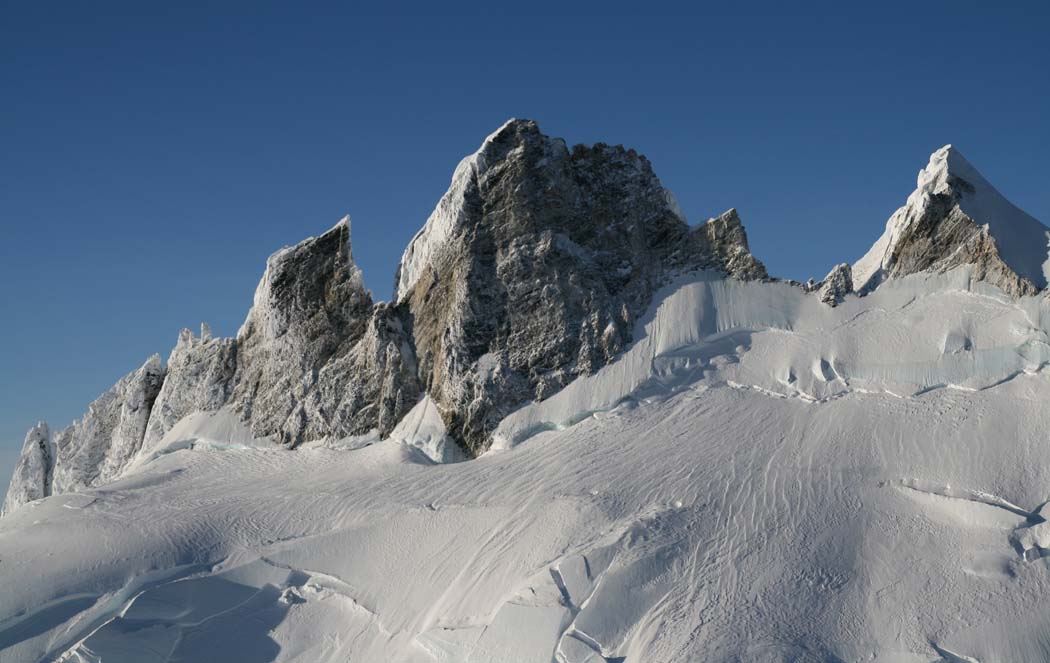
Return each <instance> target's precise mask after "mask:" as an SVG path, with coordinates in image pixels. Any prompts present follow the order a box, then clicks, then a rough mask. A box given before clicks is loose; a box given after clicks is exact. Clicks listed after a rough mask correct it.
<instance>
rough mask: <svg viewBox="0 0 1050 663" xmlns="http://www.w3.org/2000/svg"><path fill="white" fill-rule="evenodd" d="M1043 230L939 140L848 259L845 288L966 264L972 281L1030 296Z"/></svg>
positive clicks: (1048, 265) (1039, 267)
mask: <svg viewBox="0 0 1050 663" xmlns="http://www.w3.org/2000/svg"><path fill="white" fill-rule="evenodd" d="M1048 232H1050V229H1048V228H1047V227H1046V226H1044V225H1043V224H1041V223H1039V222H1038V221H1036V220H1035V219H1034V218H1032V217H1031V216H1029V215H1028V214H1026V213H1025V212H1023V211H1022V210H1020V209H1018V208H1017V207H1015V206H1014V205H1013V204H1011V203H1010V202H1009V201H1008V200H1006V199H1005V198H1004V197H1003V196H1002V195H1001V194H1000V193H999V192H998V191H996V190H995V188H994V187H993V186H992V185H991V184H989V183H988V182H987V180H985V179H984V178H983V177H982V176H981V174H980V173H978V172H977V170H976V169H974V167H973V166H971V165H970V164H969V163H968V162H967V161H966V159H964V158H963V156H962V155H961V154H960V153H959V151H958V150H956V149H955V148H953V147H952V146H951V145H947V146H945V147H943V148H941V149H939V150H937V151H936V152H934V153H933V155H932V156H931V157H930V163H929V165H927V166H926V168H925V169H924V170H922V171H921V172H920V173H919V179H918V186H917V188H916V190H915V191H914V192H913V193H912V194H911V196H909V197H908V202H907V203H906V204H905V205H904V207H901V208H900V209H899V210H897V211H896V212H895V213H894V214H893V216H892V217H890V219H889V221H888V222H887V223H886V231H885V232H884V233H883V235H882V237H880V238H879V240H878V241H877V242H876V243H875V245H874V246H872V248H871V250H869V251H868V253H867V254H865V255H864V257H863V258H861V259H860V260H858V261H857V262H856V263H855V264H854V265H853V287H854V289H855V290H857V291H858V292H864V291H867V290H871V289H872V288H875V287H877V286H878V284H879V283H881V282H882V281H884V280H885V279H887V278H892V277H896V276H905V275H907V274H914V273H917V272H925V271H945V270H948V269H952V268H954V267H959V266H962V265H972V266H973V272H972V279H973V280H974V281H988V282H989V283H992V284H993V285H995V286H997V287H999V289H1001V290H1002V291H1003V292H1005V293H1007V294H1009V295H1012V296H1020V295H1032V294H1035V293H1037V292H1039V291H1040V290H1041V289H1043V288H1045V287H1046V285H1047V274H1048V273H1050V262H1048V256H1047V242H1048Z"/></svg>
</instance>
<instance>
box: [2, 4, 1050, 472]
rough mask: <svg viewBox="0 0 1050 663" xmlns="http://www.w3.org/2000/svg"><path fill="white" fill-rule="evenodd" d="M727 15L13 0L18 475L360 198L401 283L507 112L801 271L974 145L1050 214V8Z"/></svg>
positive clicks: (8, 407) (777, 270)
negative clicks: (738, 230) (95, 406)
mask: <svg viewBox="0 0 1050 663" xmlns="http://www.w3.org/2000/svg"><path fill="white" fill-rule="evenodd" d="M345 4H346V7H348V6H350V5H351V4H353V3H345ZM488 4H489V5H497V4H500V5H503V4H505V3H488ZM718 4H719V6H720V8H719V9H718V10H717V11H716V10H710V11H703V10H697V11H695V12H694V13H691V14H687V13H674V12H673V11H672V10H671V8H670V7H669V6H668V5H661V4H659V3H639V4H638V5H636V7H640V8H641V9H643V10H644V13H633V14H632V13H629V12H619V11H617V10H615V9H614V8H612V6H611V5H609V4H602V5H594V6H593V9H592V10H591V11H584V7H583V6H582V5H580V4H577V3H561V4H560V5H556V4H550V5H543V4H537V3H519V4H518V5H516V9H515V10H513V11H510V10H506V11H497V10H494V9H492V8H491V7H490V8H488V9H484V10H482V9H479V8H478V7H473V8H469V7H463V8H462V9H457V8H456V7H455V6H451V5H448V4H446V3H443V4H442V5H441V11H440V12H433V11H432V13H431V14H430V15H420V14H416V13H413V12H412V11H411V10H410V9H409V8H408V7H407V6H406V5H400V6H399V9H400V11H401V14H400V15H385V16H379V15H371V16H362V15H355V14H353V13H351V11H350V10H348V9H347V8H346V7H343V8H335V6H334V5H333V6H331V7H328V8H324V7H322V6H321V5H319V4H311V9H310V10H304V9H302V8H301V7H304V6H305V5H303V4H300V3H283V6H279V5H277V4H266V3H254V2H253V3H245V4H243V5H241V6H240V7H237V6H236V5H235V4H234V3H214V5H216V6H215V7H211V8H205V7H204V5H200V6H195V5H194V4H192V3H167V4H164V5H161V4H160V3H129V4H127V5H123V6H122V5H120V4H117V3H109V2H102V3H73V2H69V3H39V2H38V3H30V2H17V3H16V2H0V90H2V101H0V311H2V324H0V483H2V484H3V486H6V482H7V476H8V475H9V473H10V471H11V469H12V467H13V463H14V459H15V456H16V454H17V451H18V448H19V447H20V446H21V441H22V437H23V435H24V433H25V430H26V429H27V428H29V426H30V425H32V423H33V422H35V421H36V420H37V419H46V420H48V421H49V422H50V423H51V424H52V425H53V426H55V427H59V426H65V425H67V424H68V423H70V421H71V420H72V419H74V418H75V417H77V416H79V414H80V413H81V412H83V410H84V409H85V407H86V406H87V404H88V403H89V402H90V401H91V400H92V399H94V398H95V397H96V396H97V395H99V394H100V393H101V392H102V391H103V390H105V389H106V388H108V387H109V386H110V385H112V384H113V382H114V381H116V380H117V379H118V378H119V377H120V376H121V375H123V374H125V373H127V372H128V371H130V370H132V369H134V368H136V367H138V366H139V365H141V364H142V362H143V361H144V360H145V359H146V358H147V357H148V356H149V355H150V354H152V353H155V352H159V353H161V354H162V355H163V356H165V357H166V356H167V353H168V352H169V350H170V348H171V346H172V345H173V344H174V342H175V339H176V335H177V333H178V330H179V329H180V328H181V327H184V326H196V325H198V324H199V323H200V321H202V320H204V321H207V322H208V323H210V324H211V325H212V327H213V329H214V330H215V332H216V333H217V334H222V335H232V334H234V333H236V330H237V327H238V326H239V325H240V323H241V321H242V320H243V318H244V315H245V313H246V312H247V310H248V307H249V305H250V303H251V298H252V293H253V291H254V288H255V285H256V282H257V280H258V278H259V276H260V274H261V273H262V269H263V265H264V263H265V259H266V256H267V255H269V254H270V253H272V252H273V251H275V250H276V249H278V248H280V247H281V246H283V245H286V244H292V243H295V242H297V241H298V240H300V239H302V238H304V237H307V236H309V235H313V234H317V233H319V232H321V231H323V230H325V229H327V228H328V227H329V226H331V225H333V224H334V223H335V222H336V221H337V220H338V219H339V218H340V217H341V216H342V215H344V214H350V215H351V217H352V218H353V245H354V253H355V255H356V257H357V260H358V263H359V264H360V266H361V268H362V269H363V270H364V275H365V280H366V282H367V284H368V285H369V287H371V288H372V289H373V290H374V292H375V294H376V296H377V297H378V298H381V299H382V298H387V297H389V293H390V290H391V287H392V282H393V274H394V270H395V268H396V265H397V261H398V259H399V258H400V255H401V251H402V250H403V248H404V246H405V244H406V243H407V242H408V240H409V239H410V238H411V237H412V235H413V234H414V233H415V231H416V230H417V229H418V228H419V227H420V225H421V224H422V223H423V222H424V220H425V219H426V217H427V215H428V214H429V212H430V210H431V208H432V207H433V205H434V203H435V202H436V201H437V200H438V198H439V197H440V196H441V194H442V193H443V192H444V190H445V188H446V187H447V185H448V182H449V179H450V177H451V175H452V170H453V168H454V167H455V165H456V163H457V162H458V160H459V159H460V158H461V157H462V156H463V155H465V154H467V153H469V152H472V151H474V149H476V147H477V146H478V145H479V143H480V142H481V140H482V139H483V138H484V137H485V136H486V135H487V134H488V133H489V132H491V131H492V130H493V129H495V128H496V127H497V126H499V125H500V124H501V123H502V122H503V121H504V120H506V119H507V118H509V117H529V118H533V119H535V120H537V121H538V122H539V123H540V126H541V128H542V129H543V130H544V131H545V132H546V133H548V134H550V135H554V136H561V137H564V138H565V139H566V140H567V141H568V142H569V143H570V144H572V143H578V142H580V143H592V142H596V141H604V142H608V143H623V144H625V145H629V146H632V147H634V148H636V149H638V150H639V151H640V152H642V153H644V154H646V155H647V156H648V157H649V158H650V160H651V161H652V162H653V164H654V167H655V169H656V172H657V174H658V175H659V176H660V178H661V179H662V181H663V182H664V183H665V185H667V186H669V187H670V188H671V189H673V190H674V191H675V193H676V194H677V196H678V198H679V200H680V202H681V205H682V208H683V210H684V211H685V213H686V215H687V216H688V217H689V218H690V219H691V220H702V219H705V218H707V217H709V216H712V215H715V214H718V213H720V212H722V211H724V210H725V209H727V208H729V207H736V208H738V209H739V210H740V213H741V216H742V218H743V220H744V223H745V225H746V227H747V229H748V232H749V236H750V238H751V247H752V250H753V251H754V252H755V253H756V254H757V255H758V257H759V258H761V259H762V260H763V261H765V262H766V264H767V265H768V266H769V268H770V271H771V272H772V273H773V274H775V275H777V276H784V277H791V278H796V279H805V278H807V277H810V276H813V277H817V278H819V277H821V276H823V274H824V273H825V272H827V270H828V269H829V268H830V267H831V266H833V265H834V264H835V263H837V262H841V261H853V260H855V259H856V258H858V257H860V256H861V255H862V254H863V253H864V251H865V250H866V249H867V248H868V246H869V245H870V244H871V243H872V242H873V241H874V240H875V238H876V237H877V236H878V235H879V234H880V233H881V231H882V228H883V225H884V223H885V221H886V219H887V217H888V216H889V215H890V214H891V213H892V212H893V210H894V209H895V208H896V207H898V206H899V205H900V204H902V203H903V201H904V199H905V198H906V197H907V195H908V193H909V192H910V191H911V190H912V188H914V184H915V175H916V172H917V171H918V170H919V169H920V168H921V167H922V166H924V165H925V163H926V159H927V158H928V156H929V153H930V152H932V151H933V150H935V149H936V148H938V147H940V146H941V145H943V144H945V143H949V142H950V143H954V144H955V145H956V146H957V147H959V148H960V149H961V151H962V152H963V153H964V154H965V155H966V156H967V158H968V159H969V160H970V161H971V162H972V163H973V164H974V165H975V166H977V168H979V169H980V170H981V171H982V172H983V173H984V175H985V176H986V177H987V178H988V179H989V180H990V181H991V182H992V183H993V184H995V185H996V186H997V187H998V188H999V189H1000V191H1002V192H1003V193H1004V194H1005V195H1006V196H1007V197H1008V198H1010V199H1011V200H1013V201H1014V202H1015V203H1016V204H1018V205H1019V206H1021V207H1022V208H1024V209H1026V210H1027V211H1028V212H1029V213H1031V214H1033V215H1034V216H1036V217H1037V218H1040V219H1042V220H1043V221H1044V222H1050V186H1047V182H1048V181H1050V160H1048V158H1047V153H1048V151H1050V38H1048V37H1047V35H1048V34H1050V9H1048V7H1050V3H1046V2H1045V0H1043V1H1040V2H1027V3H1026V2H1016V3H1011V4H1012V8H1010V9H1001V10H1000V9H995V10H990V9H984V10H979V9H978V3H968V2H960V1H956V2H933V1H930V2H922V3H917V2H909V3H900V4H894V3H865V4H864V5H863V6H862V7H861V8H858V9H845V8H843V7H844V6H846V5H853V4H856V3H833V4H832V3H827V4H824V5H821V6H817V5H812V4H809V5H808V6H809V7H811V8H812V9H809V10H804V9H799V8H798V7H797V6H796V5H805V4H807V3H778V5H779V8H775V7H777V5H770V6H769V7H764V6H761V5H759V4H755V3H750V4H748V5H746V7H745V8H743V9H741V10H740V11H739V13H731V12H730V11H729V10H728V9H727V8H728V6H729V5H730V4H731V3H718ZM737 4H740V3H737ZM789 4H790V5H791V10H790V11H789V10H788V9H787V7H788V5H789ZM984 4H985V5H986V7H990V6H991V3H984ZM217 7H218V8H217ZM568 7H575V8H578V12H577V13H576V14H575V15H566V14H563V13H557V9H559V8H568ZM638 11H639V10H637V9H636V12H638ZM2 490H3V488H2V487H0V491H2Z"/></svg>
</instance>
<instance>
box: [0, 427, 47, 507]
mask: <svg viewBox="0 0 1050 663" xmlns="http://www.w3.org/2000/svg"><path fill="white" fill-rule="evenodd" d="M54 457H55V449H54V446H53V445H52V444H51V431H50V430H48V427H47V424H46V423H44V422H43V421H41V422H39V423H38V424H37V425H36V426H33V428H31V429H30V430H29V432H28V433H27V434H26V439H25V443H23V444H22V455H21V456H19V458H18V464H17V465H16V466H15V473H14V475H13V476H12V477H11V485H10V486H9V487H8V489H7V497H6V498H4V503H3V507H2V508H0V516H3V515H4V514H7V513H10V512H11V511H14V510H15V509H17V508H18V507H20V506H22V505H23V504H25V503H26V502H32V501H33V500H39V499H42V498H44V497H47V496H48V495H50V494H51V471H52V469H53V468H54Z"/></svg>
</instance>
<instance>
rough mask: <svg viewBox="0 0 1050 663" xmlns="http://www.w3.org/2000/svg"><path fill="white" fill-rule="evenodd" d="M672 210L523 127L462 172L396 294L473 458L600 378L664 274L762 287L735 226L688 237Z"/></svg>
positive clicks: (487, 145) (644, 180)
mask: <svg viewBox="0 0 1050 663" xmlns="http://www.w3.org/2000/svg"><path fill="white" fill-rule="evenodd" d="M673 200H674V199H673V196H670V195H669V194H668V192H667V191H666V190H665V189H664V188H663V187H662V186H661V185H660V182H659V180H658V179H657V178H656V176H655V175H654V173H653V171H652V167H651V166H650V164H649V162H648V161H647V160H646V159H645V158H644V157H642V156H640V155H638V154H637V153H636V152H634V150H627V149H624V148H623V147H619V146H617V147H610V146H607V145H603V144H598V145H594V146H592V147H585V146H582V145H580V146H576V147H574V148H573V149H572V150H571V151H570V150H569V149H567V148H566V146H565V144H564V142H563V141H560V140H557V139H551V138H549V137H547V136H545V135H543V134H542V133H541V132H540V130H539V127H538V126H537V125H536V123H535V122H531V121H526V120H512V121H510V122H508V123H507V124H505V125H504V126H503V127H501V128H500V129H499V130H498V131H496V132H495V133H494V134H492V135H491V136H489V137H488V138H487V139H486V140H485V142H484V144H483V145H482V146H481V149H480V150H478V152H477V153H475V154H474V155H472V156H470V157H468V158H467V159H465V160H464V161H463V162H462V163H461V164H460V166H459V168H457V170H456V175H455V177H454V178H453V182H452V186H451V187H450V189H449V191H448V193H447V194H446V195H445V196H444V197H443V198H442V199H441V202H440V203H439V204H438V206H437V209H436V210H435V211H434V213H433V215H431V217H430V219H429V220H428V221H427V224H426V226H425V227H424V228H423V230H421V231H420V233H419V234H418V235H417V236H416V237H415V238H414V239H413V240H412V243H411V244H410V245H409V247H408V249H407V250H406V251H405V255H404V258H403V262H402V264H401V268H400V273H399V276H398V279H397V289H396V294H397V301H398V305H399V306H400V307H402V308H403V309H404V310H406V311H407V312H408V317H409V318H410V319H411V320H412V334H413V341H414V346H415V352H416V357H417V358H418V360H419V375H420V379H421V382H422V386H423V387H424V389H425V391H427V392H428V393H429V394H430V395H431V397H432V398H433V399H434V401H435V403H436V404H437V406H438V409H439V410H440V411H441V413H442V416H443V419H444V420H445V421H446V424H447V425H448V429H449V432H450V434H451V435H452V436H453V437H454V438H455V439H457V440H458V441H460V442H461V443H462V444H464V445H465V446H466V447H467V448H468V449H469V450H471V451H472V452H473V453H478V452H481V451H483V450H484V449H485V448H486V447H487V445H488V443H489V436H490V434H491V432H492V430H493V429H494V428H495V426H496V424H497V423H498V422H499V420H500V419H501V418H502V417H503V416H504V415H506V414H507V413H508V412H510V411H511V410H513V409H514V408H516V407H517V406H519V405H520V404H521V403H523V402H525V401H528V400H530V399H533V398H540V399H542V398H546V397H548V396H549V395H551V394H553V393H555V392H556V391H558V390H559V389H561V388H562V387H564V386H565V385H566V384H568V383H570V382H571V381H572V380H573V379H575V378H576V377H577V376H578V375H584V374H588V373H590V372H592V371H594V370H596V369H597V368H599V367H601V366H603V365H605V364H606V363H608V362H609V361H610V360H611V359H612V358H613V357H615V356H616V355H617V354H618V353H619V352H620V351H621V350H622V349H623V347H624V346H625V345H626V343H627V342H629V340H630V330H631V327H632V325H633V322H634V320H635V318H636V317H637V316H638V315H640V314H641V313H642V311H644V310H645V307H646V306H647V305H648V303H649V301H650V298H651V296H652V293H653V291H654V290H655V289H656V288H657V287H659V285H660V284H661V283H663V282H665V281H666V280H667V279H668V278H669V277H670V276H671V275H673V274H675V273H678V272H680V271H688V270H695V269H698V268H701V267H709V268H713V269H719V270H721V271H723V272H726V273H729V274H732V275H734V276H737V277H739V278H764V277H765V276H766V272H765V268H764V267H763V266H762V264H761V263H760V262H759V261H758V260H756V259H755V258H754V257H753V256H752V255H751V253H750V251H749V250H748V248H747V238H746V235H745V234H744V232H743V227H742V225H741V224H740V220H739V217H737V215H736V213H735V212H733V211H730V212H728V213H726V214H725V215H723V216H722V217H719V218H718V219H713V220H711V221H709V222H708V223H706V224H703V225H701V226H700V227H698V228H695V229H690V228H689V226H688V225H687V224H686V223H685V222H684V221H683V220H682V218H681V212H680V210H678V209H677V205H676V204H675V203H674V202H673Z"/></svg>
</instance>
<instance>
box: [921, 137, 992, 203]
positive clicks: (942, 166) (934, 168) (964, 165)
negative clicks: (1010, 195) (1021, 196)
mask: <svg viewBox="0 0 1050 663" xmlns="http://www.w3.org/2000/svg"><path fill="white" fill-rule="evenodd" d="M916 188H917V189H918V190H920V191H925V192H928V193H931V194H937V193H946V192H949V191H950V192H952V193H954V194H955V195H957V196H960V197H964V196H968V195H972V194H974V193H976V192H977V190H978V189H980V190H985V191H990V192H994V193H995V195H999V193H998V192H997V191H995V188H994V187H993V186H992V185H991V184H989V183H988V181H987V180H985V179H984V178H983V177H982V176H981V174H980V173H979V172H977V169H976V168H974V167H973V166H972V165H970V162H969V161H967V160H966V157H964V156H963V155H962V153H961V152H959V150H958V149H956V148H955V147H953V146H952V145H950V144H949V145H945V146H944V147H942V148H941V149H939V150H937V151H936V152H934V153H933V154H931V155H930V162H929V163H928V164H927V165H926V168H924V169H922V170H921V171H919V177H918V182H917V183H916ZM1000 197H1001V196H1000Z"/></svg>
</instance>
